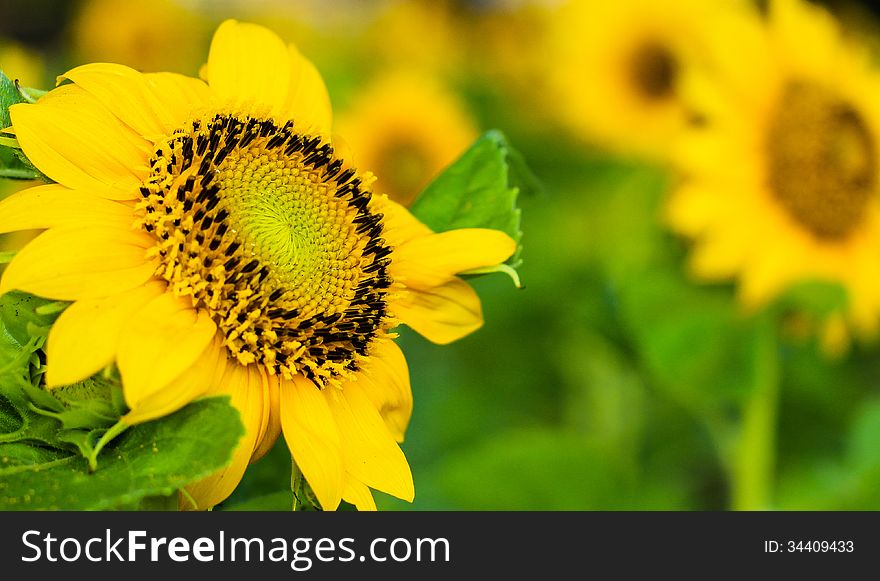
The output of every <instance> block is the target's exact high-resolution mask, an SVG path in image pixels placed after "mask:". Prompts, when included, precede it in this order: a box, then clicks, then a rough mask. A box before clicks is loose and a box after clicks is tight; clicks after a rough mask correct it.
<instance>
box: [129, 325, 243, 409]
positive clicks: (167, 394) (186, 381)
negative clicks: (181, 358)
mask: <svg viewBox="0 0 880 581" xmlns="http://www.w3.org/2000/svg"><path fill="white" fill-rule="evenodd" d="M225 360H226V348H225V347H223V342H222V340H221V339H220V338H219V337H218V336H216V335H215V337H214V340H213V341H212V342H211V344H210V345H208V347H207V348H206V349H205V350H204V352H203V353H202V355H201V356H200V357H199V358H198V359H196V362H195V364H194V365H193V366H192V367H190V368H189V369H187V370H186V371H184V372H183V374H181V375H180V376H179V377H178V378H177V379H175V380H174V381H172V382H171V383H169V384H168V386H167V387H165V389H161V390H159V391H157V392H156V393H154V394H153V395H150V396H147V397H145V398H144V399H142V400H141V401H140V402H138V404H137V407H136V408H134V409H132V410H131V411H129V412H128V413H127V414H126V415H125V416H123V418H122V419H123V420H124V421H126V422H127V423H128V424H129V425H133V424H138V423H141V422H146V421H149V420H154V419H156V418H161V417H163V416H166V415H168V414H171V413H174V412H176V411H177V410H179V409H180V408H182V407H183V406H185V405H186V404H188V403H190V402H191V401H193V400H194V399H196V398H198V397H201V396H202V395H205V394H206V393H207V392H208V391H209V390H210V389H212V388H213V387H215V386H216V385H217V384H218V383H219V382H220V378H221V377H222V376H223V372H224V370H225V364H224V363H225Z"/></svg>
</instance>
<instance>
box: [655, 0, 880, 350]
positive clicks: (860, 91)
mask: <svg viewBox="0 0 880 581" xmlns="http://www.w3.org/2000/svg"><path fill="white" fill-rule="evenodd" d="M738 48H739V50H740V51H741V53H742V60H741V61H740V71H742V70H748V75H743V74H739V75H737V77H736V78H733V79H730V81H731V82H729V83H728V84H727V85H722V86H721V88H720V89H719V92H720V93H723V94H722V95H721V96H720V97H718V98H716V99H713V101H714V103H715V109H714V113H713V114H712V121H711V123H710V124H708V125H707V126H706V127H703V128H701V129H699V130H694V131H693V132H692V133H691V134H689V135H688V136H687V137H686V139H685V140H684V141H683V142H682V147H681V153H680V155H679V156H678V158H679V159H678V161H679V163H680V165H681V169H682V172H683V173H684V176H685V179H684V181H683V183H682V184H681V186H680V187H679V188H678V189H677V191H675V192H674V195H673V196H672V198H671V199H670V201H669V205H668V219H669V222H670V224H671V225H672V227H673V228H674V229H676V230H677V231H679V232H680V233H682V234H685V235H687V236H690V237H692V238H694V239H695V241H696V243H695V246H694V249H693V255H692V262H691V264H692V267H693V271H694V273H695V274H696V275H698V276H699V277H701V278H704V279H715V280H718V279H730V278H736V279H738V281H739V294H740V296H741V299H742V302H743V303H744V304H745V305H746V306H747V307H749V308H755V307H759V306H761V305H764V304H766V303H767V302H768V301H770V300H771V299H773V298H774V297H776V296H777V295H779V294H780V293H781V292H783V291H784V290H786V289H787V288H789V287H790V286H791V285H792V284H793V283H796V282H798V281H805V280H823V281H828V282H832V283H839V284H840V285H842V287H844V288H845V289H846V291H847V294H848V299H849V305H848V309H847V313H846V314H845V315H843V314H838V315H837V316H836V318H832V319H831V320H830V321H829V323H828V327H827V335H826V339H827V340H828V341H830V342H831V343H832V344H833V345H829V347H830V348H831V349H832V350H834V349H835V345H837V348H839V347H840V345H841V343H842V342H843V341H844V336H845V335H844V334H842V333H841V330H842V323H843V322H844V321H843V319H841V317H844V316H845V319H846V323H847V326H852V327H855V328H856V329H858V331H859V332H860V333H861V334H864V335H865V336H870V335H873V334H874V333H875V332H876V329H877V314H878V312H880V195H878V194H880V181H878V163H880V157H878V154H880V148H878V136H880V75H878V74H877V72H876V70H875V69H873V68H872V67H871V66H870V65H869V61H868V55H867V53H866V51H864V50H861V49H859V48H858V47H856V46H853V45H851V44H849V43H847V42H845V41H844V39H843V38H842V36H841V31H840V30H839V29H838V27H837V25H836V23H835V22H834V20H833V19H832V18H831V16H830V15H829V14H828V13H827V12H825V11H824V10H822V9H820V8H816V7H813V6H810V5H808V4H807V3H805V2H802V1H795V0H780V1H776V2H772V3H771V4H770V9H769V15H768V24H767V30H766V38H765V41H764V43H763V44H762V46H761V47H760V48H759V49H756V48H754V47H752V48H749V47H746V46H742V45H740V46H739V47H738ZM756 55H760V58H757V57H756Z"/></svg>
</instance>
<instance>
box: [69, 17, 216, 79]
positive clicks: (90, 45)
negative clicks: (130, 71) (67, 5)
mask: <svg viewBox="0 0 880 581" xmlns="http://www.w3.org/2000/svg"><path fill="white" fill-rule="evenodd" d="M209 34H210V32H209V30H208V28H207V24H206V22H205V20H204V19H203V18H201V17H200V16H199V15H198V13H196V12H193V11H191V10H189V9H188V8H186V7H185V6H184V5H183V3H181V2H176V1H174V0H152V1H151V2H142V1H141V0H88V1H87V2H85V3H84V4H83V5H82V7H81V8H80V9H79V11H78V13H77V15H76V18H75V19H74V21H73V23H72V25H71V27H70V38H71V42H72V44H73V46H72V48H73V50H74V51H75V53H76V55H77V57H78V58H80V59H82V60H80V61H75V62H89V61H100V62H108V61H110V62H124V63H128V65H129V66H131V67H133V68H135V69H138V70H144V71H154V70H161V69H166V68H168V67H172V66H173V67H180V69H179V70H189V69H190V68H193V67H196V66H198V65H199V62H200V60H201V59H202V55H201V54H200V49H199V47H200V46H203V43H204V42H205V41H206V40H207V37H208V35H209ZM169 46H173V47H174V50H173V51H169V50H168V47H169Z"/></svg>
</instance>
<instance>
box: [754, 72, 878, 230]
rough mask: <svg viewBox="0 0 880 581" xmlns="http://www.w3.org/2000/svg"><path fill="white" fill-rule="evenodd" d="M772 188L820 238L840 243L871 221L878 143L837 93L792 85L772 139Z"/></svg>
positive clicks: (784, 95) (769, 147)
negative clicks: (868, 213)
mask: <svg viewBox="0 0 880 581" xmlns="http://www.w3.org/2000/svg"><path fill="white" fill-rule="evenodd" d="M766 147H767V154H768V162H769V165H768V177H767V179H768V183H769V186H770V189H771V191H772V192H773V195H774V196H775V197H776V198H777V200H779V202H780V203H781V204H782V205H783V207H784V208H785V209H786V210H787V211H788V213H789V214H790V215H791V216H792V217H793V218H794V219H795V220H796V221H797V222H798V223H800V224H801V225H802V226H803V227H805V228H806V229H807V230H809V231H810V232H811V233H813V234H814V235H815V236H817V237H818V238H822V239H828V240H837V239H842V238H845V237H846V236H848V235H849V234H850V233H851V232H853V231H854V230H855V229H856V228H857V227H858V226H859V224H860V223H861V222H862V220H863V219H864V217H865V213H866V210H867V208H868V204H869V202H870V200H871V198H872V196H873V195H874V191H875V188H876V185H877V167H876V162H875V143H874V140H873V137H872V136H871V133H870V132H869V130H868V127H867V125H866V124H865V121H864V119H863V118H862V116H861V115H860V113H859V112H858V111H857V110H856V109H855V108H854V107H853V106H852V105H851V104H849V103H847V102H846V101H844V100H842V99H841V98H840V97H838V96H837V95H836V94H834V93H833V92H832V91H831V90H828V89H826V88H823V87H820V86H817V85H812V84H807V83H791V84H789V85H788V86H787V87H786V88H785V90H784V91H783V93H782V99H781V100H780V102H779V104H778V106H777V109H776V112H775V114H774V116H773V118H772V119H771V122H770V126H769V131H768V134H767V143H766Z"/></svg>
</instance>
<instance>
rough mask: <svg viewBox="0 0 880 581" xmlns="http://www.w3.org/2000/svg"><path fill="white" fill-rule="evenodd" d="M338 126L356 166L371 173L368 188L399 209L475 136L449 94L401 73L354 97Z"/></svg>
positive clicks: (471, 124)
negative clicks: (373, 176)
mask: <svg viewBox="0 0 880 581" xmlns="http://www.w3.org/2000/svg"><path fill="white" fill-rule="evenodd" d="M338 127H339V130H340V133H341V134H342V135H344V136H345V141H346V143H347V144H348V145H349V146H350V147H351V151H352V156H353V158H354V159H355V160H356V161H357V163H358V165H360V166H363V167H369V168H371V169H373V171H375V172H376V174H377V180H376V184H375V186H374V189H375V190H376V191H378V192H382V193H384V194H388V195H389V196H390V197H391V199H392V200H394V201H396V202H399V203H401V204H404V205H408V204H409V203H410V202H411V201H412V200H413V199H414V198H415V196H416V195H418V194H419V192H421V191H422V189H423V188H424V187H425V186H426V185H428V182H429V181H430V180H431V179H432V178H433V177H435V176H436V175H437V174H438V173H439V172H440V170H442V169H443V168H444V167H446V166H447V165H449V164H450V163H452V162H453V161H455V158H456V157H458V156H459V155H460V154H461V152H462V151H464V150H465V149H466V148H467V146H468V145H470V144H471V142H473V140H474V139H475V138H476V137H477V130H476V127H475V123H474V121H473V120H472V119H471V118H470V116H469V115H468V113H467V111H466V109H465V107H464V105H463V104H462V103H461V102H460V100H459V99H457V98H456V96H455V95H454V94H453V93H451V92H450V91H448V90H447V89H445V88H444V87H443V85H442V84H441V83H440V82H439V81H437V80H435V79H434V78H432V77H430V76H427V75H425V74H421V73H416V72H409V71H402V70H401V71H393V72H389V73H385V74H384V75H382V76H381V77H379V78H377V79H376V80H375V81H374V82H373V83H372V84H371V85H370V86H368V87H367V88H366V89H365V90H364V91H363V92H362V93H361V94H359V95H358V96H357V97H356V98H355V101H354V103H353V104H352V106H351V107H350V108H349V110H348V111H347V112H346V114H345V115H344V116H343V117H341V118H340V120H339V123H338Z"/></svg>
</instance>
